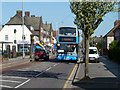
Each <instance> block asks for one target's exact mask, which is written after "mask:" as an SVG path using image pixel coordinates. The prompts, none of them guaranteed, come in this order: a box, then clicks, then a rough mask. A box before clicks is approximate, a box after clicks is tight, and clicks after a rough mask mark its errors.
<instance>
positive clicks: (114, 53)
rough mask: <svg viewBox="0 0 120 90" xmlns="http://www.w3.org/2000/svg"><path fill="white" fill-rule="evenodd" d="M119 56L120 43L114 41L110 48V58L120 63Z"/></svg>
mask: <svg viewBox="0 0 120 90" xmlns="http://www.w3.org/2000/svg"><path fill="white" fill-rule="evenodd" d="M119 55H120V42H118V41H116V40H114V41H113V42H112V43H111V44H110V48H109V50H108V57H109V58H110V59H111V60H114V61H118V62H120V56H119Z"/></svg>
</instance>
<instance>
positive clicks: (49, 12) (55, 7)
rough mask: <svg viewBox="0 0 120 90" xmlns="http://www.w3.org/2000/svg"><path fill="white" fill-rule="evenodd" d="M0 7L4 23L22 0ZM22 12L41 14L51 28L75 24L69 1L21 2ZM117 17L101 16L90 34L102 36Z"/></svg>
mask: <svg viewBox="0 0 120 90" xmlns="http://www.w3.org/2000/svg"><path fill="white" fill-rule="evenodd" d="M16 1H17V0H16ZM0 6H1V7H2V11H1V15H2V24H3V25H4V24H6V23H7V22H8V21H9V20H10V17H13V16H14V15H15V14H16V11H17V10H22V2H5V1H3V2H2V4H0ZM23 6H24V12H25V11H30V15H35V16H38V17H39V16H42V19H43V23H46V21H47V23H52V25H53V30H56V29H57V28H58V27H60V26H76V25H75V24H74V23H73V21H74V19H75V15H74V14H73V13H72V12H71V10H70V3H69V2H53V1H52V2H47V1H46V2H36V1H33V0H32V2H29V0H28V1H27V2H24V3H23ZM117 19H118V13H117V12H115V13H113V12H110V13H108V14H106V15H105V16H104V17H103V22H102V23H101V24H100V25H99V27H98V28H97V29H96V30H95V33H94V34H93V35H92V36H98V37H99V36H100V35H102V36H104V35H105V34H107V32H109V31H110V30H111V29H112V28H113V27H114V22H115V20H117Z"/></svg>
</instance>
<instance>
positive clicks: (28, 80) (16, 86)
mask: <svg viewBox="0 0 120 90" xmlns="http://www.w3.org/2000/svg"><path fill="white" fill-rule="evenodd" d="M29 81H30V79H28V80H27V81H25V82H23V83H21V84H20V85H18V86H16V87H14V88H19V87H21V86H22V85H24V84H25V83H27V82H29Z"/></svg>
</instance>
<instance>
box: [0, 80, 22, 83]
mask: <svg viewBox="0 0 120 90" xmlns="http://www.w3.org/2000/svg"><path fill="white" fill-rule="evenodd" d="M0 81H2V82H15V83H21V82H19V81H12V80H0Z"/></svg>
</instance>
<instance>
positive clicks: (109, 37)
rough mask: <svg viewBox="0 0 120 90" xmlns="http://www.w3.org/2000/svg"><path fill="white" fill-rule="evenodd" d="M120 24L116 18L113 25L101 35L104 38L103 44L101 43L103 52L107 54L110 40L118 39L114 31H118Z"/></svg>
mask: <svg viewBox="0 0 120 90" xmlns="http://www.w3.org/2000/svg"><path fill="white" fill-rule="evenodd" d="M119 26H120V24H119V21H118V20H116V21H115V22H114V27H113V28H112V29H111V30H110V31H109V32H108V33H107V34H106V35H105V36H104V37H103V39H104V44H103V53H104V54H107V51H108V50H109V45H110V44H111V42H112V41H114V40H115V39H118V36H117V35H118V34H117V33H115V32H118V28H119Z"/></svg>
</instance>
